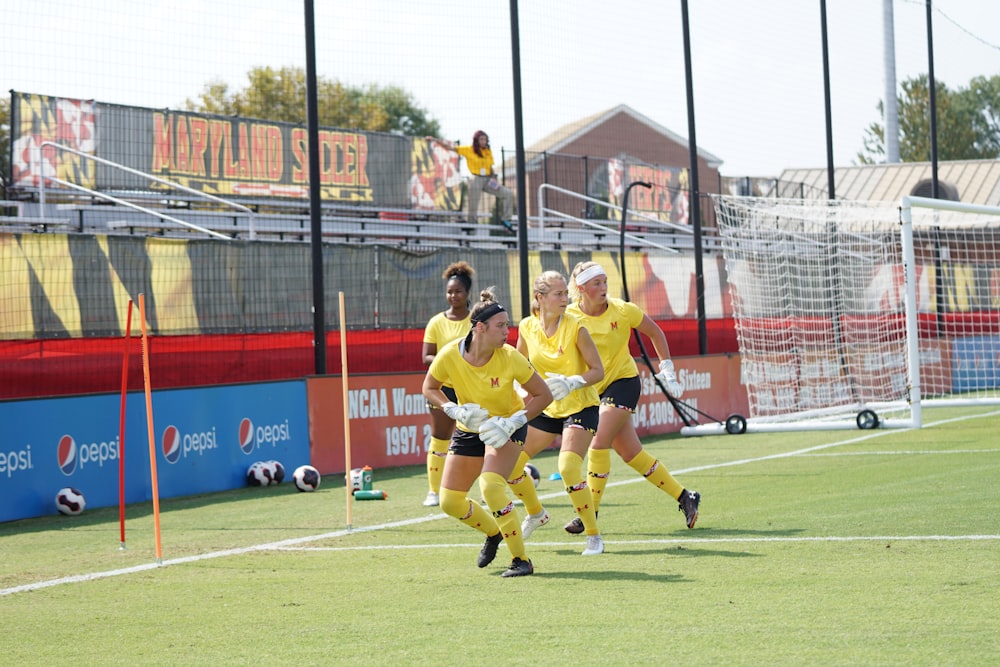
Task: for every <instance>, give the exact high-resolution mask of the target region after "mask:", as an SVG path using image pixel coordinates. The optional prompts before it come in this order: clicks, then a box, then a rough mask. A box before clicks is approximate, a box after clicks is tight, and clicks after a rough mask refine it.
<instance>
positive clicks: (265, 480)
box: [247, 461, 272, 486]
mask: <svg viewBox="0 0 1000 667" xmlns="http://www.w3.org/2000/svg"><path fill="white" fill-rule="evenodd" d="M271 475H272V471H271V469H270V468H269V467H268V466H267V465H266V464H265V463H264V462H263V461H254V462H253V463H251V464H250V467H249V468H247V484H249V485H250V486H267V485H268V484H270V483H271Z"/></svg>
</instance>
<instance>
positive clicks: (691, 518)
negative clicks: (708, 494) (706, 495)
mask: <svg viewBox="0 0 1000 667" xmlns="http://www.w3.org/2000/svg"><path fill="white" fill-rule="evenodd" d="M700 503H701V494H700V493H698V492H697V491H688V490H687V489H685V490H684V491H682V492H681V497H680V500H678V501H677V509H678V510H680V511H681V512H684V519H685V521H686V522H687V527H688V528H694V522H695V521H697V520H698V505H699V504H700Z"/></svg>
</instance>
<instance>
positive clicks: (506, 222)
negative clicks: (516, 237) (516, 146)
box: [427, 130, 514, 232]
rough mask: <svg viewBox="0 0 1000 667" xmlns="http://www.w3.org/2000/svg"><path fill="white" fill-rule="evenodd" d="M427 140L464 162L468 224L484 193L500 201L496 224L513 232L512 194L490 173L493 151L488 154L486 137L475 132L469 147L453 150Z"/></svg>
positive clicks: (441, 142)
mask: <svg viewBox="0 0 1000 667" xmlns="http://www.w3.org/2000/svg"><path fill="white" fill-rule="evenodd" d="M427 138H428V139H429V140H431V141H434V142H437V144H438V145H440V146H443V147H444V148H447V149H448V150H451V151H455V152H456V153H458V154H459V155H460V156H462V157H464V158H465V163H466V165H467V166H468V167H469V173H470V174H472V180H470V181H469V192H468V197H469V222H470V223H471V224H475V223H476V214H477V213H478V212H479V197H480V196H481V195H482V193H483V191H484V190H485V191H486V192H488V193H490V194H491V195H493V196H494V197H496V198H497V199H499V200H500V206H501V212H500V222H501V223H502V224H503V226H504V227H506V228H507V230H508V231H511V232H513V231H514V226H513V224H511V219H512V218H513V217H514V193H513V192H511V191H510V190H508V189H507V188H505V187H504V186H503V185H501V184H500V182H499V181H498V180H497V176H496V173H495V172H494V171H493V151H492V150H490V138H489V136H488V135H487V134H486V133H485V132H483V131H482V130H476V133H475V134H473V135H472V145H471V146H456V145H455V144H453V143H451V142H450V141H442V140H441V139H437V138H435V137H427Z"/></svg>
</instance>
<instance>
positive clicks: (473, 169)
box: [455, 146, 493, 176]
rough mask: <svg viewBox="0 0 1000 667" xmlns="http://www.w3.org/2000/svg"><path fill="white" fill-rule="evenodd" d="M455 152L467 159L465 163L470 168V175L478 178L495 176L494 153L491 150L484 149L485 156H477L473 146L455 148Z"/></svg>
mask: <svg viewBox="0 0 1000 667" xmlns="http://www.w3.org/2000/svg"><path fill="white" fill-rule="evenodd" d="M455 151H456V152H457V153H458V154H459V155H461V156H462V157H464V158H465V163H466V164H467V165H468V167H469V173H471V174H474V175H476V176H490V175H492V174H493V151H491V150H490V149H489V148H484V149H483V156H482V157H479V156H478V155H476V151H475V149H474V148H473V147H472V146H455Z"/></svg>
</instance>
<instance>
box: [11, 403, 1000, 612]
mask: <svg viewBox="0 0 1000 667" xmlns="http://www.w3.org/2000/svg"><path fill="white" fill-rule="evenodd" d="M997 414H1000V412H990V413H985V414H981V415H969V416H967V417H956V418H954V419H945V420H941V421H938V422H932V423H929V424H925V427H932V426H941V425H944V424H949V423H954V422H959V421H966V420H968V419H977V418H979V417H991V416H995V415H997ZM897 432H898V431H896V430H892V431H890V430H873V431H871V432H867V433H865V434H864V435H860V436H858V437H856V438H849V439H847V440H840V441H837V442H831V443H827V444H825V445H816V446H814V447H806V448H804V449H796V450H793V451H790V452H784V453H781V454H768V455H767V456H758V457H754V458H747V459H736V460H734V461H726V462H723V463H713V464H709V465H704V466H694V467H692V468H684V469H679V470H674V471H673V474H677V475H682V474H685V473H690V472H698V471H701V470H712V469H715V468H726V467H732V466H740V465H747V464H750V463H757V462H760V461H770V460H773V459H783V458H789V457H792V456H802V455H806V454H812V453H813V452H818V451H820V450H824V449H830V448H833V447H841V446H843V445H850V444H854V443H857V442H864V441H866V440H871V439H873V438H878V437H881V436H884V435H889V434H890V433H897ZM735 437H738V436H735ZM641 481H643V480H642V479H641V478H638V477H635V478H631V479H627V480H621V481H617V482H611V483H610V484H608V486H619V485H623V484H634V483H636V482H641ZM561 495H562V493H561V492H556V493H550V494H544V495H540V496H539V498H541V499H546V498H555V497H558V496H561ZM445 518H448V517H447V515H445V514H440V513H439V514H433V515H429V516H424V517H417V518H415V519H407V520H404V521H393V522H390V523H383V524H379V525H376V526H364V527H358V528H352V529H342V530H336V531H331V532H328V533H321V534H319V535H309V536H306V537H294V538H290V539H287V540H279V541H277V542H268V543H265V544H255V545H251V546H248V547H239V548H235V549H224V550H222V551H213V552H210V553H204V554H197V555H195V556H184V557H181V558H168V559H165V560H163V561H159V562H153V563H145V564H143V565H134V566H132V567H125V568H120V569H116V570H107V571H104V572H90V573H86V574H75V575H71V576H68V577H60V578H58V579H49V580H47V581H39V582H35V583H31V584H22V585H20V586H12V587H10V588H2V589H0V597H3V596H6V595H13V594H14V593H24V592H28V591H36V590H40V589H43V588H51V587H53V586H62V585H64V584H76V583H82V582H86V581H97V580H99V579H107V578H109V577H117V576H121V575H126V574H134V573H137V572H145V571H148V570H153V569H156V568H159V567H167V566H169V565H182V564H184V563H193V562H197V561H202V560H210V559H213V558H224V557H226V556H240V555H243V554H248V553H253V552H256V551H274V550H280V549H291V548H294V547H296V546H298V545H302V544H307V543H309V542H317V541H319V540H326V539H331V538H335V537H343V536H345V535H350V534H352V533H361V532H371V531H376V530H383V529H386V528H399V527H401V526H412V525H415V524H420V523H426V522H428V521H437V520H439V519H445ZM838 539H839V540H887V539H888V540H897V541H898V540H924V539H926V540H945V539H949V540H951V539H973V540H992V539H1000V536H996V535H969V536H955V537H948V536H927V537H920V536H896V537H870V538H869V537H857V538H852V537H843V538H826V537H814V538H805V537H803V538H766V537H755V538H744V539H743V540H740V539H738V538H733V539H725V538H723V539H706V540H699V539H692V540H650V541H641V542H628V541H623V542H614V543H609V544H649V543H651V542H655V543H664V544H666V543H670V544H673V543H677V542H698V543H709V542H713V541H719V542H723V541H726V542H738V541H748V542H766V541H808V540H811V541H834V540H838ZM537 544H538V545H539V546H541V545H544V544H546V543H544V542H539V543H537ZM549 544H552V545H555V546H565V545H566V544H567V543H565V542H554V543H549ZM442 546H447V547H453V546H463V548H465V546H467V545H453V544H449V545H442ZM353 548H354V549H365V548H376V547H353ZM377 548H379V549H392V548H409V549H413V548H435V547H431V546H428V545H419V546H408V547H398V546H397V547H392V546H386V545H381V546H379V547H377ZM438 548H440V547H438Z"/></svg>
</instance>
